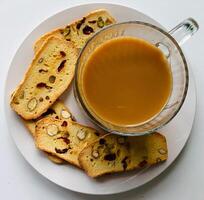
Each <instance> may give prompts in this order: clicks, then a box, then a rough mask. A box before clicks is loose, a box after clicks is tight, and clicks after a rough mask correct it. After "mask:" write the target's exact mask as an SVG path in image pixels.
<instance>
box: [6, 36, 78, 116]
mask: <svg viewBox="0 0 204 200" xmlns="http://www.w3.org/2000/svg"><path fill="white" fill-rule="evenodd" d="M76 60H77V49H76V48H75V46H74V45H73V44H72V43H71V42H67V41H64V40H61V39H59V38H56V37H50V38H49V39H48V40H47V41H46V43H45V44H44V45H43V47H42V48H41V49H40V50H39V51H38V53H37V54H36V56H35V58H34V59H33V61H32V63H31V65H30V67H29V69H28V71H27V72H26V74H25V77H24V79H23V81H22V82H21V84H20V85H19V86H18V87H17V89H16V91H15V92H14V93H13V95H12V97H11V102H10V104H11V107H12V108H13V109H14V110H15V111H16V112H17V113H18V114H19V115H20V116H21V117H22V118H24V119H26V120H30V119H36V118H38V117H40V116H41V115H42V114H43V113H44V112H46V111H47V109H48V108H49V107H50V106H51V105H52V104H53V103H54V102H55V101H56V100H57V98H58V97H59V96H60V95H61V94H62V93H63V92H64V91H65V90H66V89H67V88H68V86H69V85H70V83H71V81H72V79H73V77H74V71H75V63H76Z"/></svg>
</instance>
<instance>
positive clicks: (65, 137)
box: [35, 117, 101, 167]
mask: <svg viewBox="0 0 204 200" xmlns="http://www.w3.org/2000/svg"><path fill="white" fill-rule="evenodd" d="M100 136H101V134H99V133H98V132H97V131H96V130H94V129H92V128H89V127H86V126H83V125H80V124H78V123H76V122H72V121H70V122H67V123H66V122H65V121H63V120H57V119H53V118H52V117H47V118H44V119H42V120H40V121H39V122H37V126H36V134H35V143H36V146H37V147H38V148H39V149H40V150H42V151H45V152H47V153H51V154H52V155H55V156H57V157H59V158H61V159H64V160H66V161H67V162H69V163H71V164H73V165H75V166H77V167H80V165H79V162H78V156H79V153H80V152H81V150H82V149H83V148H84V147H85V146H86V145H88V144H90V143H92V142H94V141H96V140H97V139H98V138H99V137H100Z"/></svg>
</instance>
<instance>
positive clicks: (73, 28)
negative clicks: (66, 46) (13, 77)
mask: <svg viewBox="0 0 204 200" xmlns="http://www.w3.org/2000/svg"><path fill="white" fill-rule="evenodd" d="M115 22H116V21H115V19H114V18H113V17H112V16H111V15H110V14H109V13H108V11H107V10H103V9H101V10H95V11H93V12H91V13H89V14H88V15H86V16H84V17H83V18H82V19H79V20H77V21H75V22H73V23H71V24H69V25H67V26H66V27H65V28H60V29H57V30H54V31H51V32H49V33H46V34H45V35H43V36H42V37H41V38H40V39H38V40H37V41H36V43H35V45H34V51H35V52H37V51H38V50H39V49H40V47H41V46H42V45H43V43H44V42H45V41H46V40H47V38H49V37H50V36H57V37H59V38H62V39H65V40H67V41H72V42H73V43H74V44H75V45H76V47H77V48H80V49H81V48H82V47H83V46H84V44H85V42H86V41H87V40H88V39H89V38H90V37H91V36H92V35H93V33H95V32H97V31H98V30H100V29H101V28H103V27H105V26H107V25H110V24H113V23H115Z"/></svg>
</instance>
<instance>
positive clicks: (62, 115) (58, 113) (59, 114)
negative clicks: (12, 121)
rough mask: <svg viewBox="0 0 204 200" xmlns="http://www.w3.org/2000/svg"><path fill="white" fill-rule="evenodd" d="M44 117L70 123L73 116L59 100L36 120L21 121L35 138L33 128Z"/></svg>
mask: <svg viewBox="0 0 204 200" xmlns="http://www.w3.org/2000/svg"><path fill="white" fill-rule="evenodd" d="M46 117H53V118H55V119H60V120H65V121H68V122H69V121H72V120H73V116H72V114H71V112H70V111H69V109H68V108H67V107H66V106H65V105H64V103H62V102H61V101H60V100H57V101H56V102H55V103H54V104H53V105H52V106H51V107H50V108H48V110H47V111H46V112H45V113H43V114H42V115H41V116H40V117H38V118H37V119H32V120H23V121H24V124H25V126H26V127H27V128H28V130H29V131H30V133H31V134H32V135H33V136H35V126H36V123H37V122H38V121H39V120H41V119H43V118H46Z"/></svg>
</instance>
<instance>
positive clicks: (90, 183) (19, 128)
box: [5, 4, 196, 194]
mask: <svg viewBox="0 0 204 200" xmlns="http://www.w3.org/2000/svg"><path fill="white" fill-rule="evenodd" d="M99 8H105V9H108V10H109V12H110V13H111V14H112V15H113V16H114V17H115V18H116V20H117V21H118V22H121V21H128V20H141V21H144V22H149V23H152V24H155V25H157V26H160V27H161V25H160V24H158V22H156V21H154V20H153V19H151V18H150V17H148V16H146V15H144V14H142V13H140V12H138V11H136V10H134V9H132V8H128V7H124V6H121V5H113V4H87V5H81V6H77V7H73V8H69V9H66V10H64V11H62V12H59V13H58V14H55V15H54V16H52V17H50V18H48V19H47V20H45V21H44V22H42V23H41V24H40V25H39V26H38V27H36V28H35V29H34V30H33V31H32V32H31V33H30V34H29V35H28V37H27V38H26V39H25V40H24V42H23V43H22V44H21V46H20V47H19V49H18V51H17V52H16V55H15V56H14V58H13V61H12V63H11V66H10V69H9V72H8V77H7V82H6V88H5V113H6V120H7V124H8V128H9V131H10V134H11V135H12V137H13V139H14V141H15V143H16V145H17V147H18V149H19V151H20V152H21V153H22V154H23V156H24V158H25V159H26V160H27V161H28V162H29V163H30V164H31V165H32V166H33V168H35V169H36V170H37V171H38V172H39V173H40V174H42V175H43V176H44V177H46V178H47V179H49V180H50V181H52V182H54V183H56V184H58V185H60V186H62V187H64V188H67V189H70V190H72V191H76V192H81V193H87V194H114V193H119V192H124V191H127V190H130V189H133V188H136V187H139V186H141V185H143V184H145V183H147V182H149V181H150V180H152V179H153V178H155V177H156V176H158V175H159V174H160V173H161V172H163V171H164V170H165V169H166V168H167V167H168V166H169V165H170V164H171V163H172V162H173V161H174V160H175V158H176V157H177V156H178V155H179V153H180V152H181V150H182V148H183V147H184V145H185V143H186V141H187V139H188V137H189V135H190V131H191V127H192V124H193V119H194V115H195V106H196V94H195V88H194V81H193V78H192V74H191V73H190V84H189V90H188V95H187V98H186V101H185V103H184V105H183V107H182V109H181V110H180V112H179V113H178V114H177V116H176V117H175V118H174V119H173V120H172V121H171V122H170V123H169V124H168V125H167V126H165V128H163V129H162V130H160V132H161V133H163V134H164V135H165V136H166V138H167V142H168V148H169V158H168V160H167V161H166V162H165V163H163V164H160V165H158V166H155V167H150V168H148V169H143V170H140V171H132V172H127V173H121V174H114V175H107V176H104V177H101V178H100V179H92V178H90V177H88V176H87V175H86V174H85V173H84V172H83V171H82V170H79V169H77V168H76V167H73V166H71V165H55V164H53V163H52V162H50V161H49V160H48V159H47V157H46V156H45V154H43V153H42V152H40V151H38V150H37V149H36V147H35V144H34V142H33V138H32V137H31V135H30V134H29V133H28V131H27V129H26V128H25V127H24V125H23V123H22V121H21V120H20V118H19V117H18V116H17V115H16V114H15V113H14V112H13V111H12V110H11V109H10V106H9V101H10V100H9V99H10V95H11V92H12V90H13V89H15V88H16V86H17V85H18V84H19V81H20V80H21V79H22V78H23V76H24V73H25V71H26V69H27V67H28V65H29V63H30V62H31V60H32V58H33V49H32V47H33V43H34V42H35V40H36V39H37V38H38V37H40V36H41V35H42V34H44V33H45V32H47V31H51V30H52V29H55V28H57V27H63V26H65V25H66V24H68V23H70V22H71V21H73V20H75V19H78V18H80V17H82V16H83V15H84V14H87V13H88V12H90V11H92V10H95V9H99ZM16 72H17V73H16ZM64 102H65V104H66V105H67V106H68V107H69V109H70V110H71V112H72V113H73V115H74V116H75V117H76V119H77V121H78V122H80V123H83V124H87V125H92V124H91V123H90V121H88V120H87V119H86V118H84V116H83V115H82V114H81V112H80V110H79V108H78V106H77V105H76V102H75V100H74V98H73V92H72V91H69V92H67V93H66V94H65V95H64Z"/></svg>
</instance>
